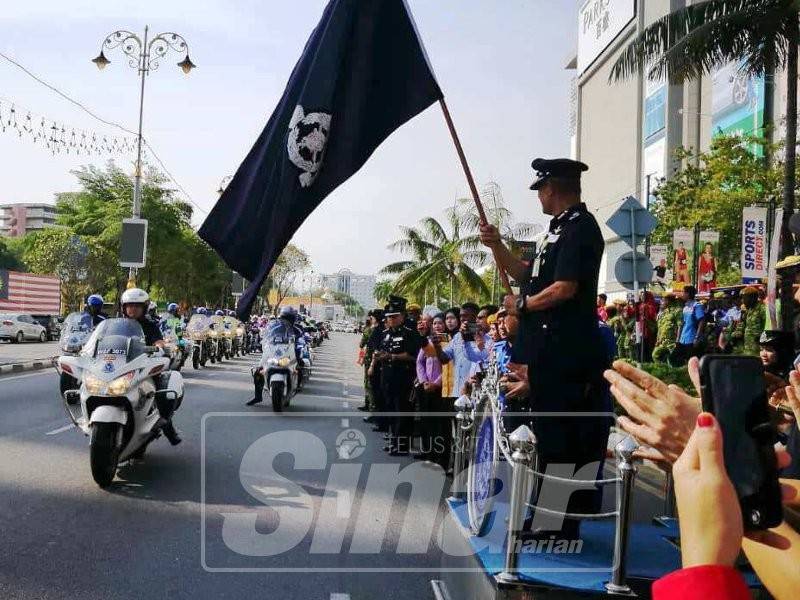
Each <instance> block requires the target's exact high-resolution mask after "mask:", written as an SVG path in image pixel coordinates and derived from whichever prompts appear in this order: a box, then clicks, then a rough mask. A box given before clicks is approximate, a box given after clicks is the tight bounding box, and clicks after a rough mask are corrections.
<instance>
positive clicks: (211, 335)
mask: <svg viewBox="0 0 800 600" xmlns="http://www.w3.org/2000/svg"><path fill="white" fill-rule="evenodd" d="M208 335H209V336H210V337H217V332H216V331H209V332H208Z"/></svg>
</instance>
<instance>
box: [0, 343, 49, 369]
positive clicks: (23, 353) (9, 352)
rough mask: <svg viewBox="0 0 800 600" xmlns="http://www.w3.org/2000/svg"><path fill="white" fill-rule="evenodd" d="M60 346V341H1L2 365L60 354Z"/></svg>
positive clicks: (0, 357) (0, 363)
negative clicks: (15, 342) (13, 342)
mask: <svg viewBox="0 0 800 600" xmlns="http://www.w3.org/2000/svg"><path fill="white" fill-rule="evenodd" d="M58 348H59V344H58V342H45V343H43V344H42V343H41V342H23V343H22V344H12V343H11V342H0V365H6V364H10V363H24V362H29V361H34V360H40V359H44V358H50V357H53V356H56V355H57V354H58Z"/></svg>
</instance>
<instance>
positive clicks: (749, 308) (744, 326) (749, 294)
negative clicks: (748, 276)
mask: <svg viewBox="0 0 800 600" xmlns="http://www.w3.org/2000/svg"><path fill="white" fill-rule="evenodd" d="M741 295H742V305H743V306H742V318H741V319H740V320H739V321H738V323H736V325H735V326H734V329H733V332H732V333H731V335H730V339H731V343H732V345H733V352H734V353H735V354H748V355H751V356H758V354H759V352H760V351H761V347H760V346H759V344H758V340H759V338H760V337H761V332H762V331H764V327H765V326H766V323H767V307H766V306H765V305H764V303H763V302H759V299H758V289H756V288H754V287H750V286H748V287H746V288H744V289H743V290H742V294H741Z"/></svg>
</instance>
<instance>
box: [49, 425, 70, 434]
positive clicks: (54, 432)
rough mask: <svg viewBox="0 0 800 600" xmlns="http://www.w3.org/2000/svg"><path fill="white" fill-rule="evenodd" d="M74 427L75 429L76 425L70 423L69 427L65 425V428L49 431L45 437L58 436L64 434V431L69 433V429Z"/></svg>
mask: <svg viewBox="0 0 800 600" xmlns="http://www.w3.org/2000/svg"><path fill="white" fill-rule="evenodd" d="M73 427H74V425H73V424H72V423H68V424H67V425H64V426H63V427H59V428H58V429H53V431H48V432H47V433H45V435H56V434H58V433H62V432H64V431H67V430H68V429H72V428H73Z"/></svg>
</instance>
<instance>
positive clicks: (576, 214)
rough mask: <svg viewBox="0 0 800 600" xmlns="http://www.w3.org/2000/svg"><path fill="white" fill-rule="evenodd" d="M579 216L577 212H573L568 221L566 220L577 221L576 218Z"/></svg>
mask: <svg viewBox="0 0 800 600" xmlns="http://www.w3.org/2000/svg"><path fill="white" fill-rule="evenodd" d="M580 216H581V213H579V212H574V213H572V214H571V215H570V216H569V219H568V220H569V221H574V220H575V219H577V218H578V217H580Z"/></svg>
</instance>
